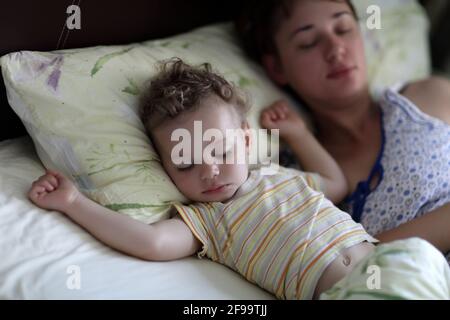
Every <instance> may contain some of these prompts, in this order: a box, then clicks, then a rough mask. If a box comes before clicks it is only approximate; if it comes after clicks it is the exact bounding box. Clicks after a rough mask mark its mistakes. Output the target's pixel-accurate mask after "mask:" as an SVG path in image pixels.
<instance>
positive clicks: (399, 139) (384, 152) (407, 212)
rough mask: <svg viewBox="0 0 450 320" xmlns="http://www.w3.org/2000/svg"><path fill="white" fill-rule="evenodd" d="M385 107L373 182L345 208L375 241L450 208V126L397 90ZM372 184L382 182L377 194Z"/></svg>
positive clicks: (389, 92)
mask: <svg viewBox="0 0 450 320" xmlns="http://www.w3.org/2000/svg"><path fill="white" fill-rule="evenodd" d="M380 106H381V110H382V147H381V150H380V153H379V155H378V159H377V161H376V163H375V165H374V166H373V168H372V170H371V172H370V174H369V177H368V178H367V180H366V181H362V182H360V183H359V184H358V186H357V188H356V190H355V192H354V193H353V194H352V195H350V196H349V197H347V198H346V199H345V200H344V204H343V205H342V209H343V210H345V211H347V212H349V213H350V214H351V215H352V217H353V218H354V220H356V221H357V222H360V223H361V224H362V225H363V226H364V227H365V228H366V230H367V232H369V233H370V234H371V235H376V234H378V233H380V232H383V231H387V230H390V229H393V228H395V227H397V226H399V225H401V224H403V223H405V222H407V221H410V220H412V219H414V218H417V217H420V216H422V215H423V214H425V213H427V212H430V211H431V210H433V209H436V208H438V207H440V206H442V205H444V204H446V203H448V202H450V125H448V124H447V123H445V122H443V121H441V120H439V119H437V118H434V117H431V116H429V115H427V114H425V113H423V112H422V111H420V110H419V109H418V108H417V106H415V105H414V104H413V103H412V102H411V101H409V100H408V99H407V98H405V97H404V96H402V95H400V94H399V93H397V92H396V90H393V89H388V90H386V91H385V93H384V95H383V97H382V99H381V101H380ZM372 179H375V181H377V182H376V183H375V186H372V189H371V188H370V182H371V181H372ZM372 185H373V184H372ZM449 234H450V231H449ZM449 258H450V255H447V260H448V261H450V259H449Z"/></svg>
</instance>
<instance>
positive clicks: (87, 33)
mask: <svg viewBox="0 0 450 320" xmlns="http://www.w3.org/2000/svg"><path fill="white" fill-rule="evenodd" d="M71 5H78V7H79V8H80V12H81V14H80V18H81V19H80V21H81V29H79V30H77V29H73V30H69V29H68V28H67V26H66V20H67V19H68V18H69V17H70V16H72V14H73V13H74V12H73V11H70V12H69V13H67V8H68V7H69V6H71ZM238 8H239V1H237V0H221V1H219V0H126V1H111V0H39V1H23V0H12V1H1V4H0V12H1V13H2V14H1V19H0V39H1V40H0V56H1V55H4V54H6V53H9V52H13V51H19V50H39V51H49V50H57V49H69V48H81V47H88V46H94V45H108V44H126V43H131V42H138V41H144V40H149V39H157V38H162V37H166V36H170V35H174V34H177V33H181V32H185V31H188V30H190V29H193V28H195V27H199V26H202V25H206V24H209V23H213V22H218V21H225V20H230V19H233V18H234V17H235V15H236V14H237V12H238ZM0 77H1V75H0ZM24 134H26V131H25V129H24V127H23V125H22V123H21V122H20V120H19V118H18V117H17V116H16V115H15V113H14V112H13V111H12V109H11V108H10V106H9V104H8V101H7V99H6V91H5V86H4V83H3V78H1V81H0V141H1V140H4V139H10V138H14V137H18V136H21V135H24Z"/></svg>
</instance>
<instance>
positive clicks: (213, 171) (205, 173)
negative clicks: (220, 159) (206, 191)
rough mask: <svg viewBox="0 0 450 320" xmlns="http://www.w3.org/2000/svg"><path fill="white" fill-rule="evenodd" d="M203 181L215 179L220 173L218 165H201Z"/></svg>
mask: <svg viewBox="0 0 450 320" xmlns="http://www.w3.org/2000/svg"><path fill="white" fill-rule="evenodd" d="M201 166H202V167H201V179H202V180H206V179H213V178H214V177H216V176H218V175H219V173H220V170H219V166H218V165H217V164H215V163H214V164H206V163H204V164H202V165H201Z"/></svg>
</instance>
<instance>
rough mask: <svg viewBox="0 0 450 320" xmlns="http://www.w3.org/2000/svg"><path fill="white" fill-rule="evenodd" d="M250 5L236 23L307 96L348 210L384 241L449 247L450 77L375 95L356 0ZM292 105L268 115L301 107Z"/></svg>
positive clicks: (258, 53) (277, 75) (275, 71)
mask: <svg viewBox="0 0 450 320" xmlns="http://www.w3.org/2000/svg"><path fill="white" fill-rule="evenodd" d="M249 7H250V8H251V10H247V11H248V12H246V13H245V12H244V14H243V15H242V16H241V19H240V20H239V21H238V23H237V26H238V29H239V32H240V34H241V35H242V37H243V40H244V41H243V43H244V44H245V45H246V47H247V49H248V51H249V53H250V54H252V55H253V56H254V57H256V58H257V59H258V60H259V61H260V62H261V63H262V64H263V65H264V67H265V69H266V71H267V73H268V75H269V76H270V77H271V78H272V79H273V80H274V81H275V82H276V83H277V84H279V85H281V86H286V87H287V88H289V89H290V90H291V91H293V92H294V93H295V94H296V96H297V97H298V98H299V99H300V100H301V101H302V102H303V103H304V104H305V105H307V107H308V109H309V110H310V112H311V115H312V117H313V120H314V122H315V127H316V129H317V138H318V139H319V141H320V142H321V143H322V144H323V146H324V147H325V149H326V150H327V151H328V152H329V153H330V154H331V155H332V156H333V157H334V158H335V159H336V161H337V162H338V164H339V165H340V166H341V168H342V169H343V171H344V174H345V176H346V179H347V182H348V186H349V196H348V197H347V198H346V200H345V203H344V204H343V207H344V209H346V210H347V211H348V212H349V213H351V214H352V216H353V218H354V219H355V220H356V221H358V222H361V223H362V224H363V226H364V227H365V228H366V229H367V231H368V232H369V233H371V234H372V235H375V236H376V237H377V238H378V239H380V240H381V241H391V240H395V239H403V238H407V237H410V236H419V237H422V238H424V239H426V240H428V241H430V242H431V243H432V244H434V245H435V246H436V247H437V248H438V249H440V250H441V251H442V252H443V253H448V252H449V251H450V232H449V230H450V186H449V185H450V125H449V124H450V83H449V82H448V81H447V80H444V79H440V78H437V77H432V78H429V79H425V80H422V81H418V82H414V83H410V84H408V85H407V86H403V87H398V88H391V89H389V90H387V91H386V93H385V95H384V98H383V99H382V100H381V101H374V100H373V99H372V98H371V96H370V93H369V87H368V80H367V73H366V62H365V56H364V47H363V40H362V37H361V34H360V31H359V28H358V22H357V17H356V14H355V11H354V8H353V6H352V5H351V3H350V2H349V1H344V0H341V1H339V0H335V1H333V0H293V1H292V0H284V1H283V0H267V1H255V2H254V3H252V5H251V6H249ZM283 104H284V102H277V103H275V104H274V105H272V106H270V107H268V109H267V110H266V112H265V114H267V113H268V114H269V115H271V117H272V118H273V119H275V120H276V119H277V118H278V119H284V118H285V117H289V116H293V114H294V113H292V112H284V113H283V110H286V107H280V105H283ZM280 123H282V122H280ZM288 140H289V141H295V139H288ZM297 141H298V140H297ZM290 146H291V147H292V149H293V150H294V151H295V148H296V146H295V143H294V144H292V143H291V145H290ZM298 148H301V142H299V143H298ZM425 213H426V214H425ZM449 257H450V256H449V255H448V256H447V258H449ZM448 260H449V261H450V259H448Z"/></svg>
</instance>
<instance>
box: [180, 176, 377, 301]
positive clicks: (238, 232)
mask: <svg viewBox="0 0 450 320" xmlns="http://www.w3.org/2000/svg"><path fill="white" fill-rule="evenodd" d="M320 184H321V179H320V176H318V175H317V174H313V173H303V172H300V171H298V170H295V169H287V168H282V167H280V169H279V170H278V172H277V173H276V174H274V175H270V176H268V175H262V174H261V170H260V169H256V170H252V171H251V172H250V175H249V178H248V179H247V181H246V182H245V183H244V184H243V185H242V186H241V187H240V188H239V189H238V191H237V192H236V194H235V195H234V196H233V198H232V199H230V200H229V201H227V202H226V203H221V202H207V203H194V204H191V205H181V204H176V205H175V207H176V209H177V211H178V212H179V213H180V215H181V217H182V218H183V220H184V221H185V222H186V224H187V225H188V226H189V228H190V229H191V230H192V232H193V234H194V235H195V236H196V237H197V238H198V239H199V241H200V242H201V243H202V244H203V250H202V251H201V252H199V257H203V256H205V255H206V256H207V257H208V258H210V259H211V260H213V261H216V262H219V263H221V264H224V265H226V266H228V267H230V268H231V269H233V270H234V271H236V272H239V273H240V274H241V275H243V276H244V277H245V278H246V279H247V280H249V281H250V282H252V283H255V284H257V285H259V286H260V287H262V288H263V289H265V290H267V291H269V292H271V293H273V294H274V295H275V296H276V297H277V298H279V299H311V298H312V297H313V294H314V290H315V287H316V285H317V281H318V280H319V278H320V276H321V274H322V273H323V271H324V270H325V268H326V267H327V266H328V264H329V263H331V262H332V261H333V260H334V259H335V258H336V257H337V256H338V255H339V254H340V251H342V250H343V249H345V248H348V247H351V246H353V245H356V244H358V243H361V242H363V241H370V242H376V240H375V239H373V238H372V237H371V236H369V235H368V234H367V233H366V232H365V231H364V229H363V227H362V226H361V225H360V224H358V223H355V222H354V221H353V220H352V218H351V217H350V215H348V214H347V213H345V212H343V211H340V210H339V209H337V208H336V207H335V206H334V205H333V204H332V203H331V202H330V201H328V200H327V199H326V198H325V197H324V195H323V194H322V193H321V192H317V191H315V190H314V189H316V190H320Z"/></svg>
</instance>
